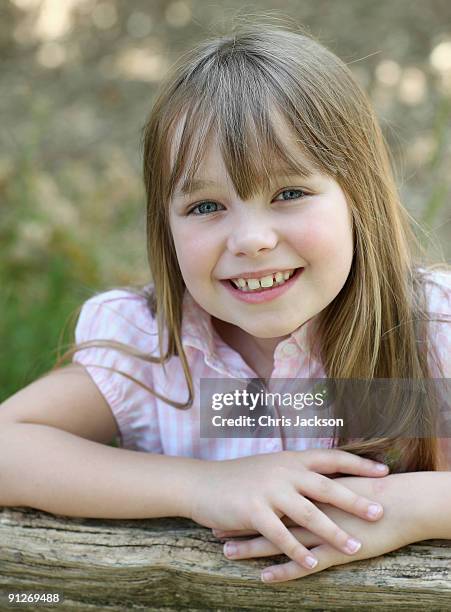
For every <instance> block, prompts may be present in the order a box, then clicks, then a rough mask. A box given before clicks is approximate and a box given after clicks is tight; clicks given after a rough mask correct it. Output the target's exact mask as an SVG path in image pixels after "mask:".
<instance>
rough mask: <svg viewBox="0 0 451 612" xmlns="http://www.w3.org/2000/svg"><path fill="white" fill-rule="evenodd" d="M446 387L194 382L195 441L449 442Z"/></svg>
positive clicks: (389, 382)
mask: <svg viewBox="0 0 451 612" xmlns="http://www.w3.org/2000/svg"><path fill="white" fill-rule="evenodd" d="M450 383H451V379H423V380H411V379H372V380H366V379H330V378H327V379H326V378H319V379H311V378H310V379H306V378H297V379H280V378H279V379H270V380H269V381H265V380H263V379H230V378H228V379H223V378H221V379H206V378H202V379H201V384H200V435H201V437H202V438H221V437H224V438H230V437H240V438H242V437H246V438H248V437H252V438H254V437H269V436H272V435H274V433H275V434H277V433H279V434H281V435H282V432H283V436H284V437H303V438H324V437H331V436H337V435H339V436H344V437H351V438H368V437H395V436H396V437H406V438H410V437H434V436H436V437H451V384H450Z"/></svg>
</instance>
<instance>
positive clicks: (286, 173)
mask: <svg viewBox="0 0 451 612" xmlns="http://www.w3.org/2000/svg"><path fill="white" fill-rule="evenodd" d="M273 174H276V175H277V177H281V178H292V177H300V178H302V179H307V178H310V177H311V176H312V175H313V174H314V172H313V171H310V172H309V171H308V170H306V172H293V171H292V170H284V169H276V170H274V171H273ZM273 180H274V177H273ZM217 185H218V183H216V182H215V181H212V180H211V179H207V178H206V179H193V180H192V181H191V183H189V182H188V180H185V181H184V183H182V187H181V189H180V190H178V191H177V192H176V193H177V194H180V195H192V194H193V193H196V192H197V191H201V190H202V189H205V188H206V187H215V186H217Z"/></svg>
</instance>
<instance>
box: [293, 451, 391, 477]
mask: <svg viewBox="0 0 451 612" xmlns="http://www.w3.org/2000/svg"><path fill="white" fill-rule="evenodd" d="M295 452H296V451H295ZM297 452H300V453H302V452H307V453H308V455H307V456H308V459H307V461H306V459H305V455H304V457H302V458H301V461H302V466H303V467H304V468H305V467H308V469H310V470H312V471H314V472H320V473H322V474H333V473H335V472H341V473H342V474H354V475H355V476H387V474H388V472H389V468H388V466H387V465H385V464H384V463H378V462H377V461H372V460H371V459H365V457H359V456H358V455H354V454H353V453H349V452H347V451H342V450H339V449H337V448H330V449H319V448H318V449H313V450H309V451H297Z"/></svg>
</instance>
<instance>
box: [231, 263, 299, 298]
mask: <svg viewBox="0 0 451 612" xmlns="http://www.w3.org/2000/svg"><path fill="white" fill-rule="evenodd" d="M299 270H303V268H293V269H291V270H286V271H285V272H276V273H274V274H270V275H268V276H264V277H263V278H260V279H255V278H249V279H243V278H239V279H233V280H231V279H229V280H228V282H229V283H230V284H231V285H232V287H233V288H234V289H235V290H238V291H241V292H243V293H261V292H263V291H269V290H271V289H273V288H274V287H279V286H280V285H284V284H285V283H286V282H287V281H289V280H290V279H291V278H293V276H295V275H296V274H297V273H298V272H299Z"/></svg>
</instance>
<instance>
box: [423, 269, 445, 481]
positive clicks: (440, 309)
mask: <svg viewBox="0 0 451 612" xmlns="http://www.w3.org/2000/svg"><path fill="white" fill-rule="evenodd" d="M426 297H427V304H428V315H429V316H430V318H431V319H432V320H431V322H430V323H429V338H430V345H431V348H432V349H433V352H432V353H430V355H429V359H430V366H431V371H432V377H433V378H442V373H441V371H440V369H439V367H438V366H437V360H438V362H439V364H440V366H441V369H442V370H443V378H445V379H447V380H445V381H443V385H442V384H441V383H440V382H439V383H438V384H439V385H441V386H440V389H441V395H442V394H444V395H446V397H445V398H444V402H443V404H442V405H443V410H442V418H443V419H444V420H443V421H442V423H441V429H442V431H444V432H445V433H446V435H447V437H442V438H439V446H440V449H441V452H442V462H443V466H444V469H447V470H451V397H449V395H450V392H449V390H450V388H451V272H446V271H435V272H432V274H431V277H430V281H429V282H427V284H426ZM434 319H441V320H434Z"/></svg>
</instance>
